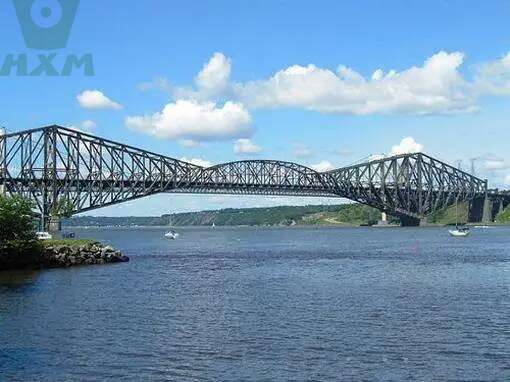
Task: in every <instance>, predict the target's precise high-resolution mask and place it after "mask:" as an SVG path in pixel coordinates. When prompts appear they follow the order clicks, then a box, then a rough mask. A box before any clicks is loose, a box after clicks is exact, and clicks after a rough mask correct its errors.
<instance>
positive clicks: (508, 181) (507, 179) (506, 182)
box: [503, 175, 510, 186]
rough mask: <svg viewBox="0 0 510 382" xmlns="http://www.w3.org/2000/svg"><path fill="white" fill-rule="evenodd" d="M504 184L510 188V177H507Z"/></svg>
mask: <svg viewBox="0 0 510 382" xmlns="http://www.w3.org/2000/svg"><path fill="white" fill-rule="evenodd" d="M503 183H504V184H505V185H507V186H510V175H507V176H505V179H503Z"/></svg>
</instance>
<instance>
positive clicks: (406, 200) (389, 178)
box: [0, 125, 510, 225]
mask: <svg viewBox="0 0 510 382" xmlns="http://www.w3.org/2000/svg"><path fill="white" fill-rule="evenodd" d="M0 191H1V192H3V193H5V194H19V195H22V196H24V197H27V198H30V199H32V200H33V201H34V203H35V205H36V207H37V210H38V212H39V213H40V215H41V216H42V218H43V221H45V224H48V222H49V219H50V217H51V216H56V215H59V214H60V213H61V212H62V211H61V210H62V209H63V206H66V211H67V212H68V213H70V214H75V213H79V212H85V211H90V210H94V209H97V208H101V207H105V206H109V205H113V204H117V203H121V202H125V201H128V200H133V199H138V198H142V197H144V196H148V195H153V194H157V193H162V192H171V193H200V194H245V195H293V196H309V197H338V198H347V199H350V200H353V201H357V202H359V203H362V204H366V205H369V206H372V207H375V208H377V209H379V210H380V211H381V212H385V213H387V214H390V215H394V216H398V217H400V218H401V220H402V222H403V223H404V224H408V225H416V224H418V223H419V222H420V220H422V219H426V217H427V215H429V214H431V213H434V212H436V211H438V210H441V209H443V208H445V207H448V206H450V205H452V204H454V203H455V202H456V201H459V202H463V201H467V202H469V205H470V213H469V214H470V217H469V218H470V220H471V221H484V222H489V221H491V220H492V219H493V218H494V216H495V214H496V213H497V212H498V211H499V210H500V209H502V208H504V207H505V206H506V205H507V204H508V203H510V194H508V193H506V192H500V191H498V190H490V189H488V185H487V181H486V180H482V179H479V178H477V177H476V176H474V175H471V174H469V173H467V172H465V171H462V170H459V169H457V168H455V167H453V166H450V165H448V164H446V163H444V162H442V161H440V160H438V159H435V158H432V157H430V156H428V155H426V154H423V153H413V154H404V155H397V156H392V157H386V158H383V159H379V160H373V161H369V162H366V163H362V164H357V165H353V166H348V167H342V168H339V169H335V170H332V171H327V172H318V171H315V170H313V169H311V168H309V167H306V166H302V165H299V164H296V163H291V162H285V161H276V160H243V161H236V162H230V163H223V164H218V165H215V166H212V167H201V166H197V165H195V164H192V163H187V162H184V161H181V160H178V159H175V158H171V157H168V156H164V155H159V154H156V153H153V152H151V151H147V150H143V149H140V148H136V147H132V146H129V145H125V144H122V143H119V142H114V141H111V140H108V139H103V138H100V137H97V136H93V135H90V134H86V133H83V132H80V131H75V130H71V129H68V128H64V127H61V126H57V125H52V126H46V127H41V128H37V129H32V130H25V131H20V132H16V133H10V134H5V135H3V136H0Z"/></svg>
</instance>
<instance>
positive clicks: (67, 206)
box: [51, 198, 74, 218]
mask: <svg viewBox="0 0 510 382" xmlns="http://www.w3.org/2000/svg"><path fill="white" fill-rule="evenodd" d="M73 212H74V203H73V202H72V201H70V200H69V199H63V198H62V199H59V200H58V201H57V202H56V203H55V206H54V207H53V209H52V211H51V216H54V217H59V218H70V217H71V216H73Z"/></svg>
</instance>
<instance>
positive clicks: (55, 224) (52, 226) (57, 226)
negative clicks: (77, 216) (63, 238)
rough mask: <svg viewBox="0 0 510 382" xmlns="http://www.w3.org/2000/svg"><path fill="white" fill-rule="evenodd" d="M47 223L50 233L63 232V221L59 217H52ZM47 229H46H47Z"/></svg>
mask: <svg viewBox="0 0 510 382" xmlns="http://www.w3.org/2000/svg"><path fill="white" fill-rule="evenodd" d="M46 221H47V224H48V232H51V233H56V234H59V233H60V231H61V230H62V220H61V219H60V218H59V217H54V216H52V217H51V218H49V219H48V220H46ZM46 221H45V223H46ZM45 228H46V227H45Z"/></svg>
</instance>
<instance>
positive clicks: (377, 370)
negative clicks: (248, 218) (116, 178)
mask: <svg viewBox="0 0 510 382" xmlns="http://www.w3.org/2000/svg"><path fill="white" fill-rule="evenodd" d="M179 232H180V233H181V237H180V238H179V239H178V240H165V239H164V238H163V233H164V229H156V228H152V229H144V228H138V229H108V230H107V229H104V230H96V229H90V230H77V235H78V236H80V237H91V238H96V239H99V240H101V241H104V242H106V243H111V244H113V245H114V246H116V247H117V248H119V249H121V250H123V252H124V253H125V254H126V255H128V256H130V257H131V262H129V263H126V264H114V265H106V266H89V267H79V268H73V269H55V270H49V271H44V272H32V273H26V272H24V273H10V274H5V273H4V274H0V380H1V381H4V380H5V381H81V380H87V381H89V380H90V381H94V380H112V381H118V380H125V381H160V380H161V381H165V380H175V381H202V380H203V381H274V380H278V381H284V380H285V381H287V380H293V381H305V380H315V381H337V380H352V381H362V380H367V381H395V380H420V381H432V380H441V381H442V380H459V381H461V380H473V381H474V380H483V381H504V380H510V296H509V291H510V228H507V227H498V228H491V229H486V230H483V229H473V230H472V235H471V236H470V237H468V238H451V237H449V236H448V235H447V232H446V230H445V229H444V228H421V229H420V228H402V229H391V228H388V229H377V228H264V229H262V228H218V227H217V228H215V229H213V228H194V229H192V228H189V229H179Z"/></svg>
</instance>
